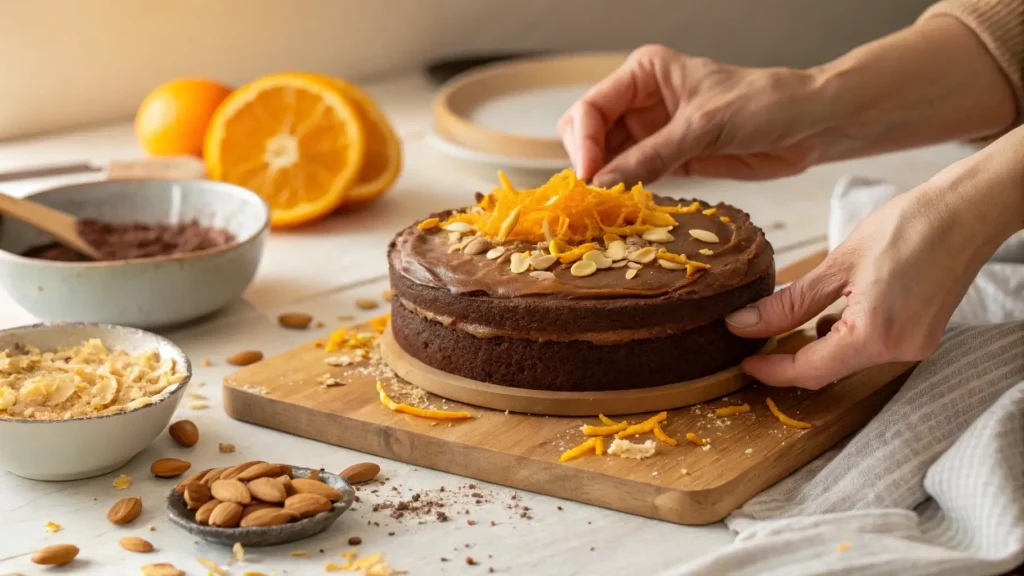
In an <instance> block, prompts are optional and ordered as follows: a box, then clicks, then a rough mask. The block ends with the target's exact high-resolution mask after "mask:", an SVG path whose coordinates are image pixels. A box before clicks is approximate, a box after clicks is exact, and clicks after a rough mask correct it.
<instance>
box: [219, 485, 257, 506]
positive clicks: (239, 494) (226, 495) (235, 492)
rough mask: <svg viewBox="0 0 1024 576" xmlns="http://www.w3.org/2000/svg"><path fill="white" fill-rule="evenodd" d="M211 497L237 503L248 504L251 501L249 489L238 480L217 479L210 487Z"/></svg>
mask: <svg viewBox="0 0 1024 576" xmlns="http://www.w3.org/2000/svg"><path fill="white" fill-rule="evenodd" d="M210 492H211V493H212V494H213V497H214V498H216V499H217V500H220V501H221V502H235V503H237V504H242V505H245V504H249V503H250V502H252V495H251V494H249V489H248V488H246V487H245V484H242V482H240V481H239V480H235V479H231V480H217V481H216V482H214V483H213V486H211V487H210Z"/></svg>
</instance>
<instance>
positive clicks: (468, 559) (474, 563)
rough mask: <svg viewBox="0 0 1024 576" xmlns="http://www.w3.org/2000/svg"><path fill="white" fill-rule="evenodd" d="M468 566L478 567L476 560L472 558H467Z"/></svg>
mask: <svg viewBox="0 0 1024 576" xmlns="http://www.w3.org/2000/svg"><path fill="white" fill-rule="evenodd" d="M466 564H468V565H470V566H476V560H473V557H472V556H466Z"/></svg>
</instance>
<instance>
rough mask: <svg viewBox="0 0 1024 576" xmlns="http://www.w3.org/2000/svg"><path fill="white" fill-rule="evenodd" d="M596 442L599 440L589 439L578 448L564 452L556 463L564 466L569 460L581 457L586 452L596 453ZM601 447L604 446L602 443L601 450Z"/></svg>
mask: <svg viewBox="0 0 1024 576" xmlns="http://www.w3.org/2000/svg"><path fill="white" fill-rule="evenodd" d="M598 440H600V438H590V439H588V440H587V441H585V442H584V443H582V444H580V445H579V446H576V447H574V448H570V449H568V450H566V451H565V452H563V453H562V455H561V456H559V457H558V461H559V462H562V463H563V464H564V463H565V462H568V461H569V460H572V459H574V458H579V457H580V456H583V455H584V454H586V453H587V452H591V451H594V452H597V441H598ZM603 446H604V443H602V448H603ZM602 451H603V450H602Z"/></svg>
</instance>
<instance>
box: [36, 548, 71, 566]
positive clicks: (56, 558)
mask: <svg viewBox="0 0 1024 576" xmlns="http://www.w3.org/2000/svg"><path fill="white" fill-rule="evenodd" d="M75 556H78V546H74V545H72V544H53V545H52V546H46V547H44V548H40V549H39V550H36V551H35V552H34V553H33V554H32V562H35V563H36V564H41V565H43V566H63V565H65V564H69V563H70V562H71V561H72V560H74V559H75Z"/></svg>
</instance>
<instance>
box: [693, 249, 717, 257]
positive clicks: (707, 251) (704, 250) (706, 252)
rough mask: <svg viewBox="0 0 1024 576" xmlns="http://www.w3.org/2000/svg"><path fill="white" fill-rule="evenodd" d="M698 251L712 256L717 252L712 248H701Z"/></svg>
mask: <svg viewBox="0 0 1024 576" xmlns="http://www.w3.org/2000/svg"><path fill="white" fill-rule="evenodd" d="M697 252H700V253H701V254H703V255H705V256H711V255H712V254H714V253H715V251H714V250H712V249H710V248H701V249H700V250H697Z"/></svg>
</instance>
